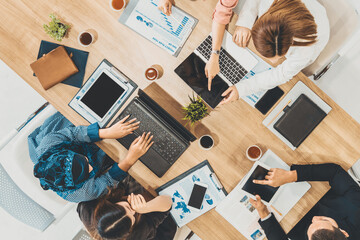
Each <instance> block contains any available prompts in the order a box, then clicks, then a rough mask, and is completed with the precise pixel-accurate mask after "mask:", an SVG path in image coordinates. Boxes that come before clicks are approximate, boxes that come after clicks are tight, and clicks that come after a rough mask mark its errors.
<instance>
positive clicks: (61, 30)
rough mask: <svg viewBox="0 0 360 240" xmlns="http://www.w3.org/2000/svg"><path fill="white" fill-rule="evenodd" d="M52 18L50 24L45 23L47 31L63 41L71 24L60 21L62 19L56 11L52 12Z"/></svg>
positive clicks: (51, 35)
mask: <svg viewBox="0 0 360 240" xmlns="http://www.w3.org/2000/svg"><path fill="white" fill-rule="evenodd" d="M50 18H51V22H49V25H46V24H44V25H43V27H44V29H45V32H46V33H47V34H48V35H49V36H50V37H52V38H53V39H55V40H57V41H59V42H61V40H62V39H63V38H64V36H65V34H66V31H67V30H68V29H69V28H70V26H69V25H67V24H64V23H62V22H60V19H58V18H57V17H56V16H55V14H54V13H52V14H50Z"/></svg>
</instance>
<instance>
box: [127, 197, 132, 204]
mask: <svg viewBox="0 0 360 240" xmlns="http://www.w3.org/2000/svg"><path fill="white" fill-rule="evenodd" d="M127 201H128V203H129V204H131V198H130V195H128V196H127Z"/></svg>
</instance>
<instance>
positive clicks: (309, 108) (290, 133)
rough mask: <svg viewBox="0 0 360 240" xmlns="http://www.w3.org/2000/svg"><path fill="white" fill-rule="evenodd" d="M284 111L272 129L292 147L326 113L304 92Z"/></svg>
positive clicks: (317, 123)
mask: <svg viewBox="0 0 360 240" xmlns="http://www.w3.org/2000/svg"><path fill="white" fill-rule="evenodd" d="M284 112H285V113H284V114H283V115H282V116H281V118H280V119H279V120H278V121H277V122H276V123H275V124H274V129H275V130H277V131H278V132H279V133H280V134H281V135H283V136H284V137H285V138H286V139H287V140H288V141H289V142H290V143H291V144H292V145H293V146H294V147H298V146H299V145H300V144H301V143H302V142H303V141H304V140H305V139H306V137H307V136H309V134H310V133H311V132H312V131H313V130H314V129H315V127H316V126H317V125H319V123H320V122H321V121H322V120H323V119H324V118H325V117H326V115H327V114H326V113H325V112H324V111H323V110H322V109H321V108H320V107H319V106H318V105H316V104H315V103H314V102H313V101H312V100H311V99H310V98H308V97H307V96H306V95H305V94H301V95H300V96H299V97H298V98H297V99H296V101H295V102H294V103H293V104H292V105H291V106H288V107H286V108H285V109H284Z"/></svg>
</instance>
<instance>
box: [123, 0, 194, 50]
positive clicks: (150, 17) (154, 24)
mask: <svg viewBox="0 0 360 240" xmlns="http://www.w3.org/2000/svg"><path fill="white" fill-rule="evenodd" d="M158 2H159V0H138V1H137V2H136V6H134V7H133V8H131V13H126V14H128V17H127V19H126V21H125V22H124V24H125V25H127V26H128V27H130V28H131V29H133V30H135V31H136V32H138V33H139V34H141V35H142V36H143V37H145V38H147V39H148V40H150V41H152V42H153V43H154V44H156V45H158V46H159V47H161V48H163V49H165V50H166V51H168V52H169V53H170V54H172V55H176V54H178V50H179V48H181V47H182V46H183V45H184V43H185V41H186V39H187V38H188V37H189V35H190V33H191V31H192V29H193V28H194V26H195V25H196V23H197V20H196V19H195V18H193V17H192V16H190V15H188V14H187V13H185V12H183V11H182V10H180V9H178V8H176V7H173V8H172V14H171V16H167V15H165V14H164V13H162V12H161V11H160V10H159V9H158ZM131 3H132V2H131V1H130V4H131ZM126 10H127V8H126V9H125V11H124V13H125V12H126ZM129 11H130V10H129ZM124 13H123V14H124ZM119 21H120V22H121V18H120V20H119Z"/></svg>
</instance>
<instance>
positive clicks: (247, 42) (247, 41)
mask: <svg viewBox="0 0 360 240" xmlns="http://www.w3.org/2000/svg"><path fill="white" fill-rule="evenodd" d="M250 38H251V34H248V36H247V38H246V45H245V47H247V46H248V45H249V41H250Z"/></svg>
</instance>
